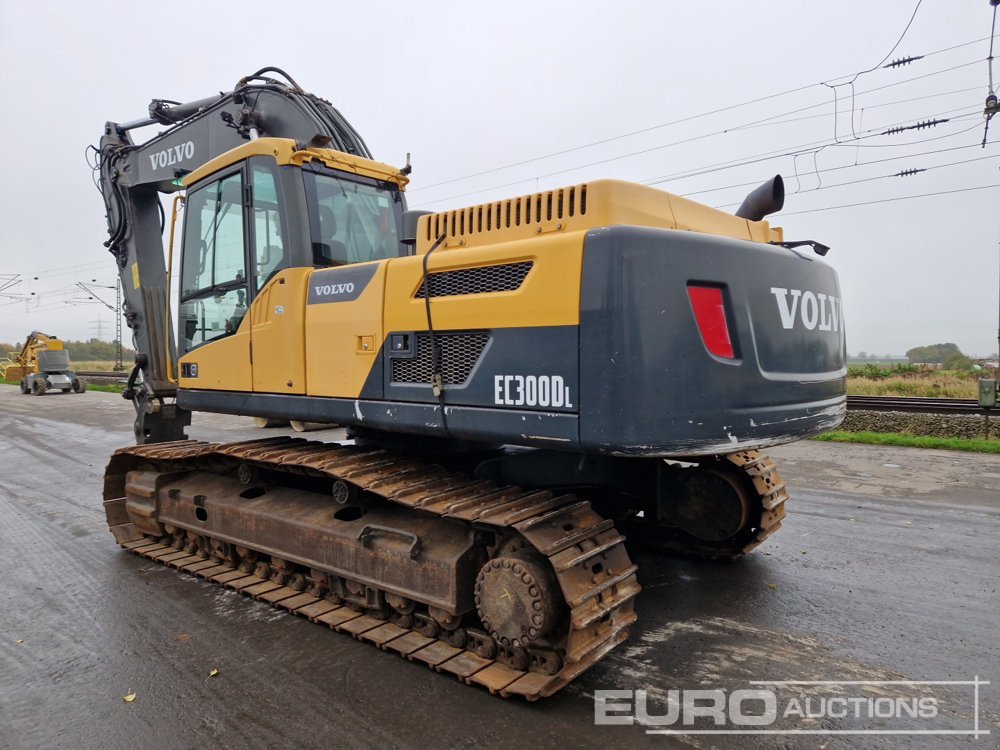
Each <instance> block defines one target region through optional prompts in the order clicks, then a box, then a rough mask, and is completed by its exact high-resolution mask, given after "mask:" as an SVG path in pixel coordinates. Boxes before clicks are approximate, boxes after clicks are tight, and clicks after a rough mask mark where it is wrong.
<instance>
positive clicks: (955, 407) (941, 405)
mask: <svg viewBox="0 0 1000 750" xmlns="http://www.w3.org/2000/svg"><path fill="white" fill-rule="evenodd" d="M847 408H848V409H849V410H851V411H901V412H906V413H908V414H989V413H994V412H996V410H994V409H984V408H983V407H981V406H980V405H979V402H978V401H976V400H975V399H971V398H970V399H964V398H904V397H895V396H848V397H847Z"/></svg>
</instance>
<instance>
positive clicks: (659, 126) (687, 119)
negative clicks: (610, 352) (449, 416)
mask: <svg viewBox="0 0 1000 750" xmlns="http://www.w3.org/2000/svg"><path fill="white" fill-rule="evenodd" d="M911 23H912V18H911ZM907 28H908V27H907ZM987 39H989V37H979V38H977V39H972V40H970V41H968V42H962V43H961V44H955V45H952V46H950V47H943V48H941V49H938V50H933V51H932V52H927V53H925V54H924V55H921V58H927V57H931V56H933V55H936V54H940V53H944V52H950V51H952V50H956V49H960V48H962V47H967V46H969V45H972V44H978V43H979V42H983V41H986V40H987ZM897 44H898V42H897ZM893 49H895V48H893ZM890 54H891V52H890ZM978 62H979V61H978V60H976V61H974V62H972V63H967V65H972V64H976V63H978ZM876 67H877V66H876ZM957 67H965V66H964V65H962V66H957ZM955 69H956V68H948V69H946V70H944V71H940V72H942V73H943V72H949V71H951V70H955ZM862 72H864V71H862ZM867 72H871V71H867ZM859 74H860V73H856V74H851V73H848V74H845V75H842V76H836V77H834V78H830V79H828V80H827V81H817V82H815V83H809V84H806V85H804V86H797V87H794V88H790V89H786V90H784V91H779V92H777V93H774V94H768V95H766V96H761V97H757V98H755V99H747V100H745V101H742V102H737V103H735V104H729V105H726V106H724V107H718V108H716V109H712V110H708V111H705V112H699V113H696V114H693V115H687V116H685V117H680V118H678V119H676V120H670V121H668V122H661V123H658V124H656V125H650V126H648V127H645V128H639V129H637V130H632V131H629V132H626V133H620V134H618V135H614V136H609V137H607V138H601V139H599V140H595V141H590V142H588V143H583V144H580V145H578V146H572V147H570V148H565V149H560V150H558V151H553V152H550V153H547V154H542V155H540V156H533V157H530V158H528V159H522V160H520V161H516V162H511V163H509V164H503V165H500V166H497V167H490V168H488V169H483V170H479V171H477V172H471V173H469V174H465V175H459V176H457V177H451V178H449V179H446V180H440V181H438V182H434V183H431V184H430V185H420V186H417V187H414V188H412V189H411V190H410V191H409V192H410V193H416V192H419V191H422V190H430V189H431V188H436V187H440V186H442V185H449V184H452V183H455V182H461V181H463V180H469V179H472V178H474V177H482V176H485V175H488V174H493V173H495V172H501V171H503V170H506V169H513V168H514V167H521V166H524V165H526V164H532V163H534V162H538V161H543V160H545V159H551V158H554V157H556V156H563V155H565V154H571V153H574V152H576V151H582V150H584V149H588V148H593V147H594V146H602V145H605V144H608V143H612V142H614V141H618V140H622V139H624V138H632V137H634V136H637V135H642V134H644V133H649V132H652V131H655V130H660V129H662V128H667V127H671V126H673V125H680V124H682V123H685V122H691V121H693V120H698V119H701V118H703V117H710V116H712V115H717V114H722V113H723V112H730V111H732V110H735V109H741V108H743V107H748V106H752V105H754V104H760V103H762V102H766V101H770V100H771V99H777V98H779V97H782V96H788V95H789V94H796V93H799V92H800V91H806V90H807V89H811V88H815V87H817V86H822V85H828V84H830V83H832V82H834V81H838V80H839V79H841V78H850V77H851V76H852V75H854V76H855V77H856V76H857V75H859ZM932 75H934V74H932ZM921 77H925V76H919V77H918V78H921ZM918 78H913V79H909V80H918ZM890 85H898V84H890ZM882 88H886V87H884V86H883V87H879V88H878V89H872V91H878V90H881V89H882ZM828 103H829V102H824V103H823V104H828ZM817 106H818V105H817Z"/></svg>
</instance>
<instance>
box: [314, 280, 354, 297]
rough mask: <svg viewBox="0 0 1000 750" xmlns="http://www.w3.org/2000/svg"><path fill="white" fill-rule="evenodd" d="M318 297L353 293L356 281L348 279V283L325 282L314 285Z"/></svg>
mask: <svg viewBox="0 0 1000 750" xmlns="http://www.w3.org/2000/svg"><path fill="white" fill-rule="evenodd" d="M313 289H315V290H316V296H317V297H329V296H331V295H337V294H351V293H352V292H354V282H353V281H348V282H347V283H346V284H323V285H322V286H314V287H313Z"/></svg>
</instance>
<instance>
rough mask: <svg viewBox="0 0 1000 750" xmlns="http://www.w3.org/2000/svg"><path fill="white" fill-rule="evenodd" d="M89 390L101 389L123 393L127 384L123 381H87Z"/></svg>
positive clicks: (102, 390)
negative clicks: (95, 382) (96, 382)
mask: <svg viewBox="0 0 1000 750" xmlns="http://www.w3.org/2000/svg"><path fill="white" fill-rule="evenodd" d="M87 390H88V391H101V392H103V393H121V392H122V391H124V390H125V386H124V385H123V384H121V383H117V384H116V383H98V384H94V383H87Z"/></svg>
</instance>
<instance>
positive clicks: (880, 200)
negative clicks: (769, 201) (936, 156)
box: [781, 184, 1000, 216]
mask: <svg viewBox="0 0 1000 750" xmlns="http://www.w3.org/2000/svg"><path fill="white" fill-rule="evenodd" d="M992 188H1000V184H997V185H978V186H975V187H965V188H955V189H954V190H939V191H937V192H934V193H918V194H917V195H901V196H897V197H895V198H877V199H875V200H870V201H860V202H858V203H844V204H841V205H839V206H823V207H822V208H806V209H803V210H802V211H789V212H787V213H782V214H781V215H782V216H797V215H799V214H813V213H817V212H819V211H836V210H837V209H841V208H858V207H859V206H873V205H875V204H877V203H894V202H896V201H908V200H912V199H914V198H932V197H935V196H939V195H952V194H954V193H969V192H972V191H975V190H990V189H992Z"/></svg>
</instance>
